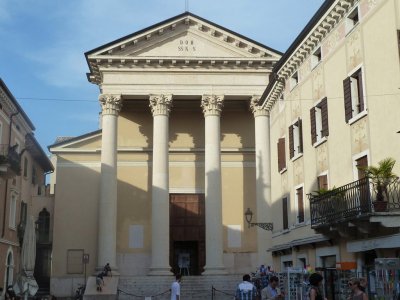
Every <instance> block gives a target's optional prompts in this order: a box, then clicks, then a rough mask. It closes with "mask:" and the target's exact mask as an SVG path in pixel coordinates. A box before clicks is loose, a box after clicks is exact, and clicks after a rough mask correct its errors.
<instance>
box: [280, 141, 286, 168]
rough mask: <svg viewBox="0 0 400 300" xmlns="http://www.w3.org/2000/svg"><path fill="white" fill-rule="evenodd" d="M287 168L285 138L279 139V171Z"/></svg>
mask: <svg viewBox="0 0 400 300" xmlns="http://www.w3.org/2000/svg"><path fill="white" fill-rule="evenodd" d="M284 168H286V152H285V138H280V139H279V140H278V171H282V170H283V169H284Z"/></svg>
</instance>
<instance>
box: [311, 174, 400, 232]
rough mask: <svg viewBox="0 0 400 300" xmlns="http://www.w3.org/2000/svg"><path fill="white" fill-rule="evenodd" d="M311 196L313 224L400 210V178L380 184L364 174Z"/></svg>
mask: <svg viewBox="0 0 400 300" xmlns="http://www.w3.org/2000/svg"><path fill="white" fill-rule="evenodd" d="M378 191H379V192H378ZM307 196H308V198H309V200H310V212H311V227H312V228H317V227H321V226H330V225H334V224H338V223H341V222H344V221H349V220H352V219H355V218H360V217H362V216H366V215H369V214H373V213H377V212H391V211H396V210H397V211H400V181H399V179H396V180H392V181H391V182H390V183H389V184H387V185H386V186H384V187H380V188H377V187H376V185H373V184H372V183H371V182H370V181H369V180H368V178H364V179H360V180H357V181H354V182H352V183H349V184H346V185H344V186H341V187H338V188H335V189H333V190H332V191H327V192H325V193H323V194H319V195H316V194H308V195H307ZM377 199H379V200H380V201H376V200H377Z"/></svg>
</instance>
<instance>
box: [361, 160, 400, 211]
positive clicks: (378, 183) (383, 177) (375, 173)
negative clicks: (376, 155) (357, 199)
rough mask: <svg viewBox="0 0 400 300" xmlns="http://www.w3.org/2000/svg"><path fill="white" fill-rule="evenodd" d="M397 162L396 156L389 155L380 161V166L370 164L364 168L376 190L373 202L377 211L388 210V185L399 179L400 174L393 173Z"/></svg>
mask: <svg viewBox="0 0 400 300" xmlns="http://www.w3.org/2000/svg"><path fill="white" fill-rule="evenodd" d="M395 163H396V160H395V159H394V158H391V157H388V158H385V159H383V160H381V161H380V162H378V166H368V167H365V168H363V169H362V170H363V171H364V172H365V176H366V177H367V178H368V179H369V181H370V182H371V184H372V186H373V188H374V191H375V192H376V200H375V202H374V203H373V205H374V210H375V211H378V212H379V211H386V210H387V203H388V202H387V201H388V200H389V193H388V186H389V184H391V183H393V182H394V181H395V180H397V179H398V176H397V175H396V174H395V173H393V167H394V165H395Z"/></svg>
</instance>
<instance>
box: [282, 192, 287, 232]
mask: <svg viewBox="0 0 400 300" xmlns="http://www.w3.org/2000/svg"><path fill="white" fill-rule="evenodd" d="M282 222H283V229H288V228H289V220H288V198H287V197H285V198H283V199H282Z"/></svg>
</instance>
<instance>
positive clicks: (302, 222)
mask: <svg viewBox="0 0 400 300" xmlns="http://www.w3.org/2000/svg"><path fill="white" fill-rule="evenodd" d="M299 190H301V196H302V198H301V199H302V204H303V205H302V206H303V209H302V221H300V219H301V218H300V217H301V216H300V209H299V208H300V207H299V196H298V195H299V193H298V191H299ZM294 191H295V192H294V199H295V208H296V225H301V224H305V222H306V208H305V201H304V184H301V185H298V186H296V187H295V188H294Z"/></svg>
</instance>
